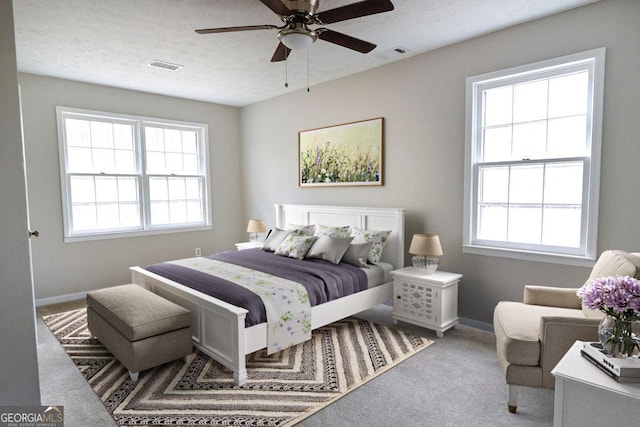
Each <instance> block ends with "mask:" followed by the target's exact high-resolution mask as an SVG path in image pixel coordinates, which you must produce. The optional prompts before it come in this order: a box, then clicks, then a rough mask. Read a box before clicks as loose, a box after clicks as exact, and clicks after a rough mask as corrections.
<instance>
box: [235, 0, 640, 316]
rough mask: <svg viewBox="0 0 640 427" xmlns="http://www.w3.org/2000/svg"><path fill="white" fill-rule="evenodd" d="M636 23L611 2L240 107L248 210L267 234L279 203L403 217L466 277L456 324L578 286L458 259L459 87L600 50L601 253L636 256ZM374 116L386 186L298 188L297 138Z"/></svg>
mask: <svg viewBox="0 0 640 427" xmlns="http://www.w3.org/2000/svg"><path fill="white" fill-rule="evenodd" d="M639 22H640V2H638V1H636V0H607V1H603V2H599V3H596V4H593V5H590V6H585V7H582V8H579V9H575V10H572V11H568V12H565V13H562V14H559V15H555V16H552V17H548V18H544V19H540V20H538V21H534V22H531V23H527V24H523V25H519V26H516V27H512V28H510V29H506V30H503V31H499V32H495V33H492V34H489V35H486V36H483V37H480V38H477V39H474V40H471V41H467V42H463V43H460V44H457V45H454V46H450V47H446V48H443V49H440V50H437V51H433V52H430V53H426V54H422V55H419V56H415V57H412V58H409V59H406V60H404V61H401V62H397V63H393V64H389V65H386V66H382V67H379V68H376V69H373V70H370V71H368V72H364V73H360V74H357V75H354V76H350V77H346V78H343V79H340V80H336V81H333V82H329V83H326V84H322V85H319V86H315V87H312V88H311V92H310V93H307V92H306V91H299V92H295V93H291V94H288V95H284V96H281V97H278V98H275V99H271V100H267V101H264V102H261V103H257V104H254V105H251V106H248V107H245V108H243V110H242V129H243V153H244V163H245V164H246V166H247V167H246V168H245V170H244V180H245V189H244V200H245V212H246V213H247V215H255V216H261V217H264V218H267V219H268V220H269V221H270V222H271V224H273V220H274V219H273V213H272V210H273V209H272V204H273V203H276V202H285V203H319V204H347V205H371V206H394V207H404V208H406V209H407V218H406V219H407V223H406V236H405V240H406V242H407V245H408V244H409V242H410V240H411V235H412V234H413V233H416V232H432V233H438V234H439V235H440V238H441V241H442V244H443V248H444V252H445V255H444V256H443V257H442V259H441V269H442V270H449V271H456V272H460V273H462V274H464V279H463V281H462V283H461V287H460V300H459V303H460V309H459V312H460V315H461V316H464V317H467V318H471V319H474V320H477V321H481V322H491V319H492V312H493V308H494V306H495V304H496V303H497V302H498V301H499V300H503V299H504V300H520V299H521V297H522V290H523V285H524V284H528V283H539V284H555V285H558V286H579V285H581V284H582V283H583V282H584V280H585V279H586V277H587V276H588V273H589V269H587V268H578V267H568V266H563V265H558V264H544V263H536V262H525V261H514V260H508V259H501V258H493V257H486V256H474V255H463V254H462V250H461V242H462V223H463V218H462V207H463V168H464V164H463V158H464V131H465V129H464V124H465V104H464V100H465V78H466V77H467V76H471V75H476V74H481V73H485V72H489V71H494V70H498V69H503V68H508V67H512V66H517V65H522V64H527V63H531V62H535V61H540V60H543V59H548V58H553V57H557V56H562V55H566V54H570V53H575V52H581V51H584V50H588V49H593V48H597V47H601V46H605V47H606V48H607V58H606V76H605V78H606V83H605V106H604V126H603V128H604V130H603V155H602V175H601V195H600V221H599V239H598V242H599V243H598V249H599V252H601V251H603V250H605V249H610V248H617V249H626V250H640V215H638V212H640V198H638V197H637V191H636V190H635V189H637V186H638V183H639V182H640V167H638V166H637V165H638V164H640V144H639V143H638V142H639V141H638V135H640V120H638V114H639V112H640V81H639V80H638V77H639V74H638V70H640V42H639V41H640V25H639V24H638V23H639ZM354 55H355V53H354ZM380 116H382V117H384V118H385V126H386V132H385V146H384V155H385V157H384V162H385V171H384V173H385V177H384V181H385V185H384V186H383V187H377V188H375V187H374V188H365V187H360V188H358V187H355V188H354V187H350V188H317V189H314V188H299V187H297V133H298V131H300V130H305V129H312V128H317V127H322V126H328V125H334V124H339V123H345V122H350V121H356V120H362V119H368V118H373V117H380ZM407 259H408V257H407Z"/></svg>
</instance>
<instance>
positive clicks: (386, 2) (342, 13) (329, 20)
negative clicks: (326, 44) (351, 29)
mask: <svg viewBox="0 0 640 427" xmlns="http://www.w3.org/2000/svg"><path fill="white" fill-rule="evenodd" d="M392 10H393V3H391V0H364V1H360V2H358V3H352V4H348V5H346V6H342V7H337V8H335V9H329V10H325V11H324V12H320V13H318V14H317V15H316V17H317V18H318V20H319V21H320V23H321V24H333V23H334V22H340V21H346V20H347V19H353V18H359V17H361V16H368V15H375V14H376V13H382V12H390V11H392Z"/></svg>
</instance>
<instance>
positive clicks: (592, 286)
mask: <svg viewBox="0 0 640 427" xmlns="http://www.w3.org/2000/svg"><path fill="white" fill-rule="evenodd" d="M576 294H577V295H578V297H580V298H581V299H582V304H583V305H584V306H586V307H588V308H590V309H593V310H600V311H602V312H603V313H605V314H606V315H607V316H609V318H610V319H613V322H611V321H609V323H613V324H612V325H611V327H609V328H603V324H605V321H606V320H610V319H607V318H606V317H605V319H604V320H603V322H602V323H601V324H600V330H599V331H598V333H599V335H600V341H601V342H602V344H603V346H604V347H605V349H606V350H607V351H608V352H609V353H611V354H613V355H616V356H617V355H621V356H625V357H630V356H632V355H633V352H634V350H635V349H638V350H640V341H639V339H638V337H637V336H636V335H635V334H634V332H633V323H634V322H636V321H638V320H640V280H637V279H634V278H633V277H629V276H608V277H602V278H599V279H595V280H592V281H590V282H588V283H586V284H585V285H584V286H582V287H581V288H580V289H578V291H577V292H576Z"/></svg>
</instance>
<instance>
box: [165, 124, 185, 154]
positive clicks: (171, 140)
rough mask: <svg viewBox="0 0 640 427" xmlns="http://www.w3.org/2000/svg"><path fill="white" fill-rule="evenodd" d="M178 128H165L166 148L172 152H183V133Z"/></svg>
mask: <svg viewBox="0 0 640 427" xmlns="http://www.w3.org/2000/svg"><path fill="white" fill-rule="evenodd" d="M180 133H181V132H180V131H179V130H176V129H165V130H164V144H165V150H167V152H168V153H169V152H171V153H182V135H181V134H180Z"/></svg>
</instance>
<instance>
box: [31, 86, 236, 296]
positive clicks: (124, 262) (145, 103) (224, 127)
mask: <svg viewBox="0 0 640 427" xmlns="http://www.w3.org/2000/svg"><path fill="white" fill-rule="evenodd" d="M19 77H20V85H21V87H22V103H23V111H24V139H25V146H26V160H27V177H28V181H29V202H30V213H31V223H32V224H33V227H34V228H37V229H38V230H39V231H40V238H38V239H37V240H35V241H34V242H33V274H34V282H35V296H36V299H38V300H43V299H44V301H45V302H52V298H53V301H55V298H54V297H58V296H64V295H68V294H77V293H82V292H86V291H88V290H92V289H98V288H101V287H105V286H111V285H115V284H120V283H127V282H128V281H129V280H130V279H129V271H128V267H130V266H132V265H141V266H144V265H148V264H150V263H153V262H159V261H166V260H169V259H178V258H185V257H189V256H193V255H194V250H195V248H196V247H200V248H202V252H203V253H205V254H206V253H214V252H218V251H221V250H226V249H230V248H233V243H235V242H237V241H238V239H246V233H243V226H244V227H245V228H246V220H245V219H244V217H243V216H242V211H243V206H242V197H241V193H242V174H241V173H240V165H241V161H240V152H241V150H240V110H239V109H238V108H235V107H227V106H221V105H215V104H211V103H205V102H196V101H189V100H185V99H179V98H172V97H166V96H160V95H152V94H147V93H142V92H135V91H130V90H124V89H115V88H110V87H105V86H97V85H91V84H85V83H78V82H72V81H68V80H61V79H56V78H49V77H42V76H36V75H31V74H20V76H19ZM57 105H62V106H67V107H75V108H87V109H91V110H99V111H106V112H115V113H121V114H133V115H139V116H148V117H157V118H164V119H174V120H184V121H192V122H202V123H207V124H208V126H209V152H210V168H211V200H212V211H213V228H212V229H211V230H209V231H198V232H188V233H171V234H161V235H153V236H144V237H131V238H116V239H107V240H94V241H84V242H74V243H64V242H63V226H62V224H63V222H62V202H61V192H60V167H59V161H58V140H57V124H56V110H55V107H56V106H57ZM39 302H40V301H39Z"/></svg>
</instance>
